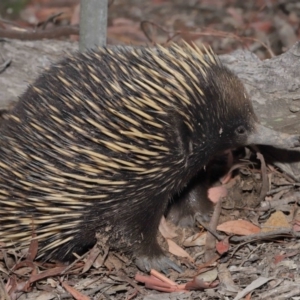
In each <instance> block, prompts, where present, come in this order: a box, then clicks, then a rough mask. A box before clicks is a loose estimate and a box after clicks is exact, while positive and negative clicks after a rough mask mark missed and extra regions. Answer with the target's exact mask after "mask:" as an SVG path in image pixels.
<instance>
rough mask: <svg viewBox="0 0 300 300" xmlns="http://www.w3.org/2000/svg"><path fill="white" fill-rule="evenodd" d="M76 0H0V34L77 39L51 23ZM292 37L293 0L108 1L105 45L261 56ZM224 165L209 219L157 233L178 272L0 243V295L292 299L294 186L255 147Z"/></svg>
mask: <svg viewBox="0 0 300 300" xmlns="http://www.w3.org/2000/svg"><path fill="white" fill-rule="evenodd" d="M78 2H79V1H75V0H54V1H53V0H31V1H7V0H6V1H5V0H4V1H3V0H2V1H1V3H0V16H1V18H0V33H1V30H5V31H6V35H5V37H6V38H7V37H9V36H10V35H11V37H16V36H18V34H19V33H16V32H15V29H16V28H19V29H20V28H22V29H24V30H27V31H29V32H31V37H32V38H34V36H35V34H36V33H35V31H34V29H35V28H36V26H37V25H38V27H37V28H41V27H43V26H44V28H47V29H49V30H53V31H54V35H55V34H57V37H56V38H57V39H69V38H70V39H73V40H76V39H77V37H76V36H75V35H74V32H76V29H74V28H73V29H70V28H69V30H70V32H69V34H67V35H63V36H62V35H60V34H59V33H57V32H56V31H55V29H56V28H59V27H61V26H75V25H76V24H77V23H78V20H79V6H78ZM60 13H62V14H60ZM53 16H54V17H53ZM72 34H73V35H72ZM299 35H300V5H299V3H298V1H275V0H256V1H238V0H236V1H234V0H225V1H221V0H219V1H218V0H210V1H207V0H202V1H197V0H187V1H180V0H173V1H170V0H169V1H168V0H151V1H150V0H143V1H139V0H127V1H123V0H114V1H110V6H109V20H108V44H114V45H118V44H125V45H152V44H156V43H158V44H164V45H167V44H168V43H170V42H171V41H174V42H178V41H180V40H181V39H184V40H185V41H187V42H188V43H192V42H194V43H196V44H204V45H207V46H208V45H209V46H211V47H212V48H213V50H214V51H215V52H216V53H217V54H224V53H230V52H232V51H233V50H236V49H241V48H242V49H248V50H250V51H252V52H253V53H255V54H256V55H257V56H258V57H259V58H260V59H267V58H270V57H273V56H276V55H280V54H281V53H283V52H285V51H286V50H287V49H289V48H290V47H291V46H292V45H294V44H295V42H296V41H298V40H299ZM0 38H1V34H0ZM54 42H55V41H54ZM0 54H1V53H0ZM8 67H9V66H8ZM223 162H224V161H223ZM225 162H226V168H225V169H226V171H224V169H222V172H221V174H219V173H218V172H217V175H215V174H214V175H212V177H211V180H210V190H209V197H210V198H211V199H212V201H214V202H215V203H216V209H215V212H214V214H213V216H212V221H211V223H210V224H207V223H205V222H202V221H201V220H199V222H197V224H196V226H195V227H194V228H188V229H182V228H179V227H176V226H175V225H174V224H170V222H169V221H168V222H167V225H165V224H164V223H163V225H161V227H162V228H161V232H162V234H163V235H164V236H167V237H170V236H172V239H171V241H170V238H167V239H165V238H162V236H161V234H160V236H159V241H160V243H161V244H162V246H163V247H164V248H165V249H166V251H169V252H170V253H172V254H170V255H172V257H173V259H174V260H175V261H176V262H177V263H178V264H180V265H181V266H182V268H183V273H177V272H176V271H172V270H170V271H169V273H168V276H167V277H168V278H169V280H167V279H166V278H165V277H164V276H163V275H162V274H157V272H155V271H154V272H153V274H152V275H151V276H149V274H143V273H141V272H139V271H138V270H137V268H136V267H135V266H134V264H132V262H131V260H130V259H129V258H128V257H126V256H125V255H123V254H121V253H116V252H113V251H109V249H103V247H102V249H100V248H101V247H97V246H96V247H95V248H94V249H93V250H91V252H90V253H88V254H87V255H85V256H83V257H79V258H78V259H77V260H76V261H75V262H74V263H73V264H72V265H70V266H65V265H62V264H58V263H54V262H47V263H42V262H39V261H36V260H35V257H34V255H31V256H30V255H27V256H26V255H25V254H24V253H22V252H20V251H18V249H9V250H7V249H5V250H4V249H3V250H1V248H0V299H1V300H2V299H6V300H8V299H21V300H23V299H39V300H41V299H85V300H86V299H128V300H129V299H148V300H150V299H182V300H183V299H236V300H237V299H247V300H249V299H279V300H280V299H300V298H299V297H300V276H299V274H300V243H299V230H300V214H299V192H298V190H299V188H298V187H299V185H300V183H298V182H296V180H295V179H294V178H291V177H290V176H288V175H287V174H286V173H284V172H282V171H281V170H279V169H278V168H276V167H274V166H273V165H272V164H270V163H269V161H268V157H264V156H262V155H261V154H260V153H259V152H258V153H257V149H246V150H245V149H240V150H239V151H235V152H233V153H229V154H228V156H227V158H226V160H225ZM212 170H214V168H213V167H212ZM222 197H224V199H223V201H222V202H221V200H220V198H222ZM0 209H1V208H0ZM214 224H215V225H214ZM217 224H218V226H217ZM99 244H101V241H100V242H99ZM0 246H1V245H0ZM37 247H38V245H36V244H34V243H33V244H32V245H31V249H30V250H31V251H30V252H31V253H35V252H36V250H37ZM104 248H105V247H104ZM157 278H158V279H157ZM170 280H172V281H170Z"/></svg>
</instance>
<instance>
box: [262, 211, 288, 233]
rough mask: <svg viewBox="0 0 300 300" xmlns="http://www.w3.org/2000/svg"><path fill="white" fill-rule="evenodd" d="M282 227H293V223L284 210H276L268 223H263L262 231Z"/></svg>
mask: <svg viewBox="0 0 300 300" xmlns="http://www.w3.org/2000/svg"><path fill="white" fill-rule="evenodd" d="M282 228H291V225H290V224H289V222H288V221H287V218H286V216H285V214H284V213H283V212H282V211H276V212H274V213H273V214H272V215H271V216H270V218H269V219H268V220H267V221H266V223H265V224H264V225H262V232H269V231H274V230H276V229H282Z"/></svg>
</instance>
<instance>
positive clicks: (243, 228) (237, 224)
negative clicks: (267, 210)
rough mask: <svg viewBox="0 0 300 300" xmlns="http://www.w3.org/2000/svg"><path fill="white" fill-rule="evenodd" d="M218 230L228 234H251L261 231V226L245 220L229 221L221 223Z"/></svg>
mask: <svg viewBox="0 0 300 300" xmlns="http://www.w3.org/2000/svg"><path fill="white" fill-rule="evenodd" d="M217 230H220V231H224V232H226V233H228V234H238V235H250V234H255V233H259V232H260V228H259V227H258V226H256V225H254V224H252V223H250V222H248V221H245V220H235V221H228V222H225V223H223V224H220V225H219V226H218V227H217Z"/></svg>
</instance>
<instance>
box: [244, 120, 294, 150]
mask: <svg viewBox="0 0 300 300" xmlns="http://www.w3.org/2000/svg"><path fill="white" fill-rule="evenodd" d="M247 144H248V145H251V144H252V145H254V144H256V145H270V146H273V147H276V148H282V149H292V148H296V147H300V135H290V134H286V133H282V132H278V131H275V130H273V129H270V128H267V127H265V126H263V125H261V124H259V123H256V124H255V126H254V130H253V131H252V133H251V134H250V135H249V136H248V139H247Z"/></svg>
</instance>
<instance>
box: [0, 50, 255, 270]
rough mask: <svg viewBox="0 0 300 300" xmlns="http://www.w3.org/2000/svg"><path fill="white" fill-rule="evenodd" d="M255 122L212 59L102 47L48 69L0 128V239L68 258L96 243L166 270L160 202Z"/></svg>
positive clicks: (236, 86)
mask: <svg viewBox="0 0 300 300" xmlns="http://www.w3.org/2000/svg"><path fill="white" fill-rule="evenodd" d="M255 124H256V119H255V116H254V113H253V110H252V106H251V104H250V101H249V99H248V97H247V95H246V92H245V90H244V87H243V85H242V84H241V83H240V81H239V80H238V79H237V78H236V77H235V76H234V75H233V74H232V73H231V72H229V71H228V70H227V69H226V68H225V67H223V66H222V65H221V63H220V62H219V61H218V60H217V59H216V58H215V56H213V54H211V53H207V55H206V56H205V57H204V56H203V54H202V53H201V52H200V51H199V50H197V49H196V50H193V49H192V48H190V47H184V48H180V47H178V46H172V47H171V48H169V49H164V48H158V49H150V48H142V49H138V50H134V49H130V50H126V49H116V50H109V49H102V50H97V51H95V52H91V53H88V54H77V55H75V56H72V57H69V58H66V59H65V60H63V61H62V62H61V63H58V64H56V65H55V66H53V67H52V68H51V69H50V70H49V71H47V72H45V73H44V74H43V75H42V76H40V77H39V79H38V80H37V81H36V82H35V83H34V84H33V85H32V86H30V87H29V88H28V90H27V91H26V92H25V94H23V96H22V97H21V99H20V101H19V102H18V104H17V105H16V107H15V108H14V109H13V111H12V113H11V114H10V115H8V116H7V118H6V120H5V121H4V122H3V124H2V126H1V129H0V174H1V176H0V242H4V243H6V245H7V246H9V245H12V244H19V245H22V246H27V245H28V244H29V242H30V239H31V236H32V233H33V231H34V232H35V233H36V234H37V239H38V241H39V245H40V246H39V254H40V255H44V254H47V255H48V256H49V257H53V258H56V259H60V260H63V259H69V258H70V257H71V256H72V252H77V253H81V252H82V251H84V250H86V248H87V247H90V246H92V245H93V244H94V243H95V233H96V232H100V233H101V234H103V235H108V236H109V237H110V239H109V244H110V245H111V246H113V247H115V248H118V249H122V250H124V251H131V252H133V253H134V254H135V256H136V257H137V258H138V263H139V265H140V266H142V267H144V268H149V267H151V266H155V267H161V268H165V267H166V266H167V265H168V260H167V259H165V257H164V255H163V252H162V251H161V249H160V248H159V246H158V244H157V241H156V233H157V227H158V224H159V220H160V218H161V216H162V214H163V212H164V210H165V207H166V205H167V203H168V200H169V199H170V198H171V197H172V195H174V194H175V193H176V192H177V191H178V190H180V189H181V188H182V187H183V186H184V185H185V184H186V183H187V182H188V181H189V180H190V178H191V177H193V175H194V174H195V173H196V172H197V171H198V170H199V169H201V167H203V166H204V165H205V164H206V163H207V162H208V160H209V158H210V157H211V155H213V154H215V153H216V152H219V151H222V150H224V149H227V148H230V147H236V146H239V145H244V144H246V143H247V142H248V140H247V138H248V137H249V136H250V135H251V133H252V132H254V129H255V128H254V126H255Z"/></svg>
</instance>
